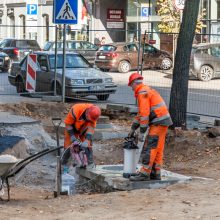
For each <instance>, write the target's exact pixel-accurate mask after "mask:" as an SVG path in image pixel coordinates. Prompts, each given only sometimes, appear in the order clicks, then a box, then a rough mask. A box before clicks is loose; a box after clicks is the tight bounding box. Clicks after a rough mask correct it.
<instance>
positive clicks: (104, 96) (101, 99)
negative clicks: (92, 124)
mask: <svg viewBox="0 0 220 220" xmlns="http://www.w3.org/2000/svg"><path fill="white" fill-rule="evenodd" d="M96 97H97V99H98V100H100V101H105V100H107V99H108V98H109V94H105V95H97V96H96Z"/></svg>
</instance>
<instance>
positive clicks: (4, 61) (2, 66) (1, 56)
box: [0, 52, 10, 72]
mask: <svg viewBox="0 0 220 220" xmlns="http://www.w3.org/2000/svg"><path fill="white" fill-rule="evenodd" d="M9 67H10V58H9V56H8V55H7V54H6V53H3V52H0V70H1V71H2V72H7V71H8V69H9Z"/></svg>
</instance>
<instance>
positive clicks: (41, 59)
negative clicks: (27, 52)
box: [37, 55, 48, 68]
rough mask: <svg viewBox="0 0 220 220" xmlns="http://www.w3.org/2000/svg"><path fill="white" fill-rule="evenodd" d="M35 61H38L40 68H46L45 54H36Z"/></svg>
mask: <svg viewBox="0 0 220 220" xmlns="http://www.w3.org/2000/svg"><path fill="white" fill-rule="evenodd" d="M37 61H38V63H39V65H40V67H41V68H42V67H46V68H48V66H47V57H46V56H45V55H38V56H37Z"/></svg>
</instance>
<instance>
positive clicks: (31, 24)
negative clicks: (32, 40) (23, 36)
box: [26, 0, 38, 33]
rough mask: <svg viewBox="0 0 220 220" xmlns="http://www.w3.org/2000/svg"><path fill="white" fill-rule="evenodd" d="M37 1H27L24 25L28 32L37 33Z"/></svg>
mask: <svg viewBox="0 0 220 220" xmlns="http://www.w3.org/2000/svg"><path fill="white" fill-rule="evenodd" d="M37 17H38V0H27V3H26V25H27V26H28V29H27V30H28V32H29V33H31V32H32V33H33V32H37Z"/></svg>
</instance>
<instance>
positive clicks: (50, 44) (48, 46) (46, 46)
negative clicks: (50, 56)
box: [44, 42, 55, 50]
mask: <svg viewBox="0 0 220 220" xmlns="http://www.w3.org/2000/svg"><path fill="white" fill-rule="evenodd" d="M51 46H52V43H51V42H47V43H46V44H45V45H44V50H50V47H51ZM53 46H54V47H55V44H54V45H53Z"/></svg>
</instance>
